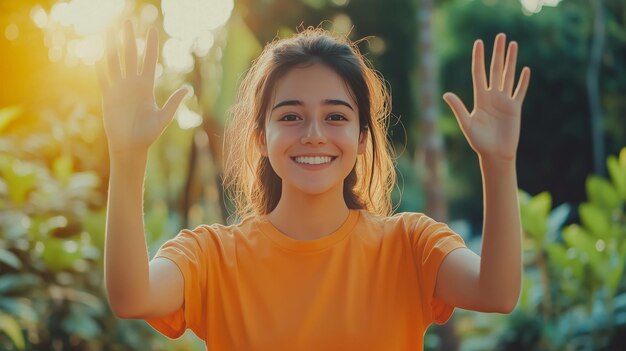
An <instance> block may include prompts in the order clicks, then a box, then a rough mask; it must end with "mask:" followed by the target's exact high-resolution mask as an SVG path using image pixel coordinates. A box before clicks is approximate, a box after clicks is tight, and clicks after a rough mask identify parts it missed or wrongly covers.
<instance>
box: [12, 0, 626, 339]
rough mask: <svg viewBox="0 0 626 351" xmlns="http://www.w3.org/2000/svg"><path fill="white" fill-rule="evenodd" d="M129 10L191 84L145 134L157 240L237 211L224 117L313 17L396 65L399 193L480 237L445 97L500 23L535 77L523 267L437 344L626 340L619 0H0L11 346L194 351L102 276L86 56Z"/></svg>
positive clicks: (475, 176) (99, 154)
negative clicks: (262, 59)
mask: <svg viewBox="0 0 626 351" xmlns="http://www.w3.org/2000/svg"><path fill="white" fill-rule="evenodd" d="M126 18H132V19H133V21H134V23H135V28H136V30H137V32H138V33H139V39H138V47H139V48H140V49H141V48H142V46H143V44H144V41H143V38H145V33H146V31H147V29H148V28H149V27H151V26H155V27H156V28H158V29H159V31H160V39H161V59H160V66H159V68H158V70H157V74H158V80H157V83H158V87H157V96H158V97H159V99H160V100H161V101H162V100H163V99H164V98H165V97H167V96H168V95H169V94H170V93H171V92H172V91H173V90H175V89H177V88H178V87H180V86H181V85H183V84H186V85H189V86H190V87H192V89H193V92H194V96H193V97H192V98H190V99H188V100H186V101H185V102H184V103H183V106H181V108H180V109H179V111H178V113H177V118H176V120H175V122H174V123H172V125H170V127H169V128H168V130H167V131H166V132H165V133H164V135H163V136H162V137H161V139H160V140H159V141H158V142H157V144H155V145H154V146H153V147H152V149H151V151H150V159H149V164H148V167H149V169H148V172H147V177H146V190H145V206H144V207H145V225H146V236H147V242H148V245H149V248H150V252H151V254H154V253H155V251H156V249H157V248H158V247H159V246H160V245H161V244H162V243H163V242H164V241H165V240H167V239H169V238H171V237H173V236H174V235H175V234H176V233H177V232H178V230H179V229H181V228H187V227H194V226H195V225H197V224H200V223H213V222H222V223H226V222H229V221H230V219H229V218H228V217H229V213H228V210H227V209H228V207H229V203H228V200H227V199H225V198H224V197H223V191H222V188H221V185H220V175H221V168H222V151H221V149H222V146H221V145H222V141H223V140H222V130H223V126H224V123H225V121H226V119H227V117H228V108H229V106H230V105H231V104H232V102H233V101H234V94H235V91H236V88H237V84H238V82H239V80H240V79H241V76H242V74H243V72H244V71H245V70H246V69H247V68H248V67H249V65H250V62H251V60H253V59H254V58H255V57H256V55H258V54H259V52H260V50H261V49H262V47H263V45H264V44H265V43H266V42H268V41H271V40H272V39H273V38H275V37H284V36H289V35H290V34H291V33H294V32H295V31H297V30H298V28H302V27H306V26H317V25H320V23H321V25H322V26H323V27H324V28H327V29H330V30H332V31H335V32H338V33H345V34H348V35H349V37H350V38H351V39H353V40H357V39H361V38H366V40H363V41H361V42H360V44H359V47H360V48H361V50H362V52H364V53H366V56H367V57H368V59H369V60H371V62H372V63H373V64H374V65H375V67H376V69H378V70H379V71H380V72H381V73H382V74H383V75H384V77H385V78H386V79H387V81H388V82H389V86H390V88H391V90H392V94H393V114H394V116H393V118H392V123H391V126H390V132H389V138H390V139H391V140H392V141H393V142H394V144H395V145H396V150H397V152H398V154H399V157H398V160H397V169H398V172H399V173H400V174H399V179H400V183H399V190H398V191H396V192H395V193H394V201H395V203H396V204H397V205H398V209H397V211H420V212H426V213H427V214H429V215H431V216H432V217H434V218H436V219H439V220H443V221H446V222H449V223H450V225H451V226H452V227H453V228H454V229H455V230H456V231H457V232H459V233H460V234H462V235H463V236H464V237H465V238H466V240H467V241H468V242H469V243H470V246H471V247H472V248H473V249H474V250H476V251H477V252H478V251H480V234H481V231H482V228H481V226H482V205H481V204H482V187H481V179H480V170H479V167H478V161H477V158H476V156H475V155H474V153H473V151H472V150H471V148H470V147H469V146H468V145H467V142H466V141H465V139H464V137H463V135H462V134H461V131H460V129H459V127H458V125H457V122H456V120H455V119H454V116H453V115H452V114H451V112H450V111H449V109H448V108H447V106H445V105H444V104H443V101H442V100H441V98H440V96H441V94H442V93H443V92H445V91H454V92H456V93H458V94H459V96H461V97H462V98H463V99H464V100H465V101H467V102H468V103H470V102H471V96H472V85H471V74H470V63H471V47H472V43H473V41H474V40H475V39H477V38H483V39H484V40H485V41H486V43H487V45H486V46H487V50H491V46H492V40H493V38H494V36H495V35H496V34H497V33H498V32H505V33H507V35H508V38H509V39H512V40H516V41H518V42H519V44H520V58H519V62H520V65H527V66H530V67H531V69H532V72H533V74H532V79H531V86H530V90H529V93H528V95H527V99H526V102H525V105H524V111H523V117H522V134H521V140H520V145H519V150H518V179H519V187H520V190H521V191H520V202H521V210H522V218H523V227H524V232H525V241H524V244H525V245H524V247H525V263H526V274H525V278H524V279H525V280H524V290H523V293H522V297H521V298H520V302H519V304H518V307H517V308H516V310H515V311H514V312H513V313H512V314H511V315H490V314H480V313H473V312H467V311H461V310H457V312H456V313H455V316H454V317H453V319H452V320H451V322H449V323H448V324H447V325H446V326H445V327H436V328H435V327H433V328H431V330H429V332H428V336H427V338H426V345H425V349H426V350H457V349H458V350H623V349H626V336H625V335H626V279H624V265H625V260H626V216H625V215H624V210H625V205H624V203H625V202H626V149H623V148H624V146H626V2H625V1H624V0H604V1H603V0H562V1H560V0H521V1H516V0H436V1H435V0H300V1H296V0H264V1H254V0H238V1H235V2H233V0H178V1H176V0H169V1H166V0H164V1H161V2H159V1H141V0H136V1H131V0H107V1H96V0H71V1H54V0H44V1H32V0H25V1H13V0H0V349H2V350H101V349H106V350H146V349H153V350H202V349H204V348H203V346H202V344H201V343H199V342H198V340H197V338H195V337H194V336H193V335H186V336H185V337H183V338H182V339H180V340H178V341H168V340H167V339H166V338H165V337H163V336H159V335H157V334H156V333H155V332H154V331H153V330H152V329H151V328H150V327H149V326H148V325H147V324H146V323H144V322H142V321H124V320H118V319H116V318H115V317H114V316H113V315H112V314H111V312H110V310H109V308H108V305H107V303H106V299H105V295H104V289H103V284H102V282H103V245H104V243H103V242H104V218H105V212H104V209H105V201H106V191H107V182H108V156H107V153H106V150H107V148H106V139H105V137H104V132H103V128H102V123H101V110H100V95H99V88H98V85H97V81H96V74H95V71H94V67H93V65H94V63H95V62H96V61H98V60H99V59H100V58H101V56H102V54H103V43H102V37H103V33H104V32H105V31H106V29H107V28H109V27H117V28H119V26H120V23H122V21H123V20H124V19H126Z"/></svg>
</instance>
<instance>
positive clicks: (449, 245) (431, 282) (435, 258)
mask: <svg viewBox="0 0 626 351" xmlns="http://www.w3.org/2000/svg"><path fill="white" fill-rule="evenodd" d="M411 240H412V246H413V252H414V254H415V255H414V258H415V265H416V268H417V273H418V278H419V281H420V284H421V290H422V294H421V295H422V296H421V297H422V301H421V303H422V306H423V320H424V321H425V322H426V323H427V325H429V324H431V323H432V322H435V323H437V324H444V323H445V322H447V321H448V319H450V317H451V316H452V312H453V311H454V306H452V305H449V304H447V303H445V302H444V301H442V300H440V299H437V298H435V296H434V294H435V285H436V283H437V274H438V273H439V267H440V266H441V263H442V262H443V260H444V258H445V257H446V255H448V254H449V253H450V252H452V251H453V250H455V249H458V248H461V247H466V246H465V242H464V241H463V238H461V236H460V235H458V234H457V233H455V232H453V231H452V229H450V228H449V227H448V226H447V225H446V224H445V223H441V222H437V221H435V220H433V219H432V218H430V217H428V216H426V215H423V214H420V215H419V216H418V217H417V220H416V221H415V222H414V223H413V230H412V238H411Z"/></svg>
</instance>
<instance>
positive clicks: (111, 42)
mask: <svg viewBox="0 0 626 351" xmlns="http://www.w3.org/2000/svg"><path fill="white" fill-rule="evenodd" d="M107 63H108V66H109V78H111V81H112V82H113V81H116V80H119V79H120V78H122V72H121V70H120V57H119V54H118V52H117V39H116V37H115V32H114V31H113V30H110V31H109V32H108V33H107Z"/></svg>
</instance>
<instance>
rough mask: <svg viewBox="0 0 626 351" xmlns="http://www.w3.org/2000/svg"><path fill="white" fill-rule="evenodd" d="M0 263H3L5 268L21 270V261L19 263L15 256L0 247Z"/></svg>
mask: <svg viewBox="0 0 626 351" xmlns="http://www.w3.org/2000/svg"><path fill="white" fill-rule="evenodd" d="M0 262H3V263H4V264H6V265H7V266H11V267H13V268H14V269H16V270H17V269H20V268H22V261H20V259H19V258H17V256H15V254H14V253H13V252H11V251H9V250H5V249H3V248H1V247H0Z"/></svg>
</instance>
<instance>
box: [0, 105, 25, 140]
mask: <svg viewBox="0 0 626 351" xmlns="http://www.w3.org/2000/svg"><path fill="white" fill-rule="evenodd" d="M22 112H23V110H22V108H21V107H20V106H11V107H4V108H2V109H0V134H2V132H3V131H4V130H5V129H6V128H7V126H8V125H9V124H11V122H13V121H14V120H16V119H17V118H18V117H19V116H20V115H21V114H22Z"/></svg>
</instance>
